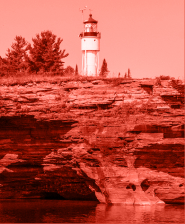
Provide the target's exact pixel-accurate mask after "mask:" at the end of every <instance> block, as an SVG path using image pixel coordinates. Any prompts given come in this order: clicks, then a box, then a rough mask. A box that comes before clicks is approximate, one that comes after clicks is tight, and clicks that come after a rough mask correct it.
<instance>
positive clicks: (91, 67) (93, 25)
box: [79, 14, 101, 76]
mask: <svg viewBox="0 0 185 224" xmlns="http://www.w3.org/2000/svg"><path fill="white" fill-rule="evenodd" d="M97 23H98V21H96V20H94V19H93V18H92V14H90V15H89V19H88V20H85V21H83V24H84V27H83V32H82V33H81V34H80V35H79V36H80V38H81V50H82V75H84V76H97V75H98V72H99V51H100V38H101V35H100V33H99V32H97Z"/></svg>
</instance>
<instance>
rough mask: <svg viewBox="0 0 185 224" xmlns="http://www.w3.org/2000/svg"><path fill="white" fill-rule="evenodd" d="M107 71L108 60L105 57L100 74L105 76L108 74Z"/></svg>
mask: <svg viewBox="0 0 185 224" xmlns="http://www.w3.org/2000/svg"><path fill="white" fill-rule="evenodd" d="M107 72H108V68H107V62H106V60H105V58H104V59H103V63H102V66H101V71H100V76H102V77H105V76H106V75H107Z"/></svg>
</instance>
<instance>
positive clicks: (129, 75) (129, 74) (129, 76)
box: [128, 68, 132, 79]
mask: <svg viewBox="0 0 185 224" xmlns="http://www.w3.org/2000/svg"><path fill="white" fill-rule="evenodd" d="M131 78H132V77H131V73H130V68H129V69H128V79H131Z"/></svg>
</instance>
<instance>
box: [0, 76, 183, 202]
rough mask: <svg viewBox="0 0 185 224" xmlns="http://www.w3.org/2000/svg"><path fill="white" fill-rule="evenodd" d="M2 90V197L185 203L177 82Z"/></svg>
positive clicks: (36, 86) (0, 154) (0, 190)
mask: <svg viewBox="0 0 185 224" xmlns="http://www.w3.org/2000/svg"><path fill="white" fill-rule="evenodd" d="M0 92H1V95H0V104H1V109H0V112H1V117H0V148H1V150H0V198H56V199H73V200H74V199H75V200H98V201H100V202H104V203H123V204H140V205H146V204H148V205H151V204H164V203H183V202H184V145H185V141H184V120H185V118H184V107H183V102H184V101H183V99H184V98H183V95H182V91H181V92H179V91H178V88H173V86H171V85H170V82H166V83H165V85H163V86H157V85H155V83H154V82H150V83H146V82H143V81H138V80H135V81H134V80H132V81H129V82H120V83H116V84H115V83H107V82H106V81H99V80H97V81H94V82H90V83H89V82H83V83H81V82H75V83H74V82H73V83H67V84H66V83H61V84H60V85H56V84H49V83H47V84H45V87H44V88H43V84H42V83H32V84H28V85H26V86H18V85H15V86H1V87H0ZM166 95H168V96H170V97H172V96H173V100H171V99H170V97H168V100H166V98H165V97H164V96H166ZM178 97H180V98H178ZM178 99H182V100H178ZM174 105H176V106H174Z"/></svg>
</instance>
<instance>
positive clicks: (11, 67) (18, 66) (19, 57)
mask: <svg viewBox="0 0 185 224" xmlns="http://www.w3.org/2000/svg"><path fill="white" fill-rule="evenodd" d="M14 40H15V42H14V43H13V44H12V46H11V49H8V50H7V51H8V52H7V54H6V58H4V59H2V58H1V63H0V70H1V71H4V72H5V71H6V72H21V71H25V70H26V68H27V63H26V57H27V53H26V52H27V45H28V43H27V42H26V40H25V38H23V37H21V36H16V37H15V39H14Z"/></svg>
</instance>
